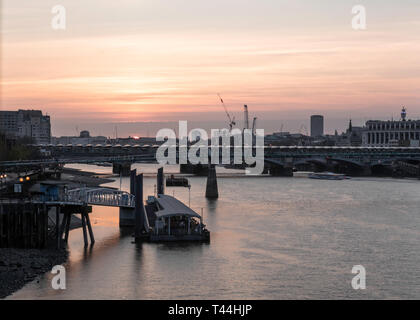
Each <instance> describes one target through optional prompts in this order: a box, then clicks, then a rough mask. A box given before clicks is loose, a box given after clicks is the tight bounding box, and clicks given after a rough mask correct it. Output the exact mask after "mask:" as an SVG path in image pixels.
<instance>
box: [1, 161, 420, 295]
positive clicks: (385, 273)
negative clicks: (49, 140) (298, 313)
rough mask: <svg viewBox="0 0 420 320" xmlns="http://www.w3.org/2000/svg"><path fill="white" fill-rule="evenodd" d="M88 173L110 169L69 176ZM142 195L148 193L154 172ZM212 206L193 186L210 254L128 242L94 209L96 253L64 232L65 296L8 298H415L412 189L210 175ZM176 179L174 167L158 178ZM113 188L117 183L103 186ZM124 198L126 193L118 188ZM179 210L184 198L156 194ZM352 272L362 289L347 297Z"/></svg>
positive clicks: (364, 181) (397, 184) (416, 231)
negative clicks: (214, 192) (214, 182)
mask: <svg viewBox="0 0 420 320" xmlns="http://www.w3.org/2000/svg"><path fill="white" fill-rule="evenodd" d="M73 167H77V168H84V169H86V170H88V171H96V172H102V173H103V172H105V173H106V172H109V173H110V171H111V168H106V167H95V166H85V165H80V166H76V165H75V166H73ZM134 167H135V168H137V170H138V172H144V173H146V177H145V180H144V183H145V190H144V195H145V198H147V195H153V193H154V185H155V184H156V178H155V176H154V175H155V173H156V168H157V166H154V165H135V166H134ZM217 170H218V173H221V176H219V178H218V183H219V194H220V198H219V199H218V200H216V201H207V200H206V199H205V197H204V193H205V186H206V178H204V177H191V178H189V179H190V183H191V184H192V188H191V207H192V208H193V209H195V210H196V211H197V212H199V213H200V212H201V208H203V213H204V222H205V223H206V224H207V226H208V229H209V230H210V231H211V243H210V244H150V243H144V244H138V245H136V244H134V243H133V242H132V241H133V238H132V236H131V232H129V233H127V234H124V233H122V232H121V231H120V229H119V227H118V219H119V216H118V209H114V208H104V207H94V210H93V214H92V215H91V221H92V223H93V229H94V233H95V238H96V243H95V245H94V247H93V248H91V249H86V250H84V248H83V236H82V230H81V229H77V230H73V231H72V232H71V233H70V240H69V251H70V257H69V260H68V262H67V263H66V265H65V266H66V270H67V289H66V290H62V291H55V290H53V289H52V288H51V279H52V275H50V274H46V275H45V276H43V277H41V278H40V279H39V280H38V282H37V281H34V282H32V283H29V284H28V285H26V286H25V287H24V288H23V289H21V290H20V291H18V292H16V293H15V294H14V295H12V296H10V297H9V298H10V299H33V298H35V299H308V298H313V299H327V298H333V299H335V298H337V299H342V298H344V299H376V298H378V299H382V298H389V299H400V298H408V299H412V298H417V299H419V298H420V254H419V253H420V181H418V180H397V179H382V178H360V179H359V178H354V179H351V180H344V181H326V180H311V179H307V178H276V177H246V176H243V175H242V174H237V173H236V174H229V173H228V172H229V171H227V170H223V169H219V168H218V169H217ZM171 172H173V173H175V172H178V168H177V167H171V166H169V167H167V168H165V173H166V174H169V173H171ZM110 185H111V186H114V187H119V186H120V181H119V178H117V180H116V181H115V182H114V183H111V184H110ZM122 188H123V189H124V190H128V189H129V180H128V178H123V180H122ZM173 192H175V196H176V197H177V198H179V199H180V200H182V201H184V202H185V203H187V204H188V189H184V188H166V193H167V194H170V195H172V194H173ZM354 265H363V266H364V267H365V268H366V279H367V280H366V286H367V288H366V290H364V291H360V290H359V291H355V290H353V289H352V287H351V279H352V277H353V276H354V275H353V274H352V273H351V270H352V267H353V266H354Z"/></svg>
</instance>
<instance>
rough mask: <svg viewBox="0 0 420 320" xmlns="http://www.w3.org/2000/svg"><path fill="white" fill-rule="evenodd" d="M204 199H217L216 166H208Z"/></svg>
mask: <svg viewBox="0 0 420 320" xmlns="http://www.w3.org/2000/svg"><path fill="white" fill-rule="evenodd" d="M206 198H207V199H217V198H219V190H218V188H217V176H216V166H215V165H210V166H209V170H208V176H207V185H206Z"/></svg>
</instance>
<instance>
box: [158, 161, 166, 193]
mask: <svg viewBox="0 0 420 320" xmlns="http://www.w3.org/2000/svg"><path fill="white" fill-rule="evenodd" d="M163 183H164V175H163V167H162V168H159V169H158V174H157V194H158V195H159V194H165V187H164V185H163Z"/></svg>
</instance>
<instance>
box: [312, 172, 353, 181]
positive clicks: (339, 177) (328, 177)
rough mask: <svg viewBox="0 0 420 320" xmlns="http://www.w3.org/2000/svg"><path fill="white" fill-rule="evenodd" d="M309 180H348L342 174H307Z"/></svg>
mask: <svg viewBox="0 0 420 320" xmlns="http://www.w3.org/2000/svg"><path fill="white" fill-rule="evenodd" d="M308 177H309V178H310V179H322V180H344V179H349V178H348V177H347V176H346V175H344V174H338V173H333V172H314V173H311V174H309V176H308Z"/></svg>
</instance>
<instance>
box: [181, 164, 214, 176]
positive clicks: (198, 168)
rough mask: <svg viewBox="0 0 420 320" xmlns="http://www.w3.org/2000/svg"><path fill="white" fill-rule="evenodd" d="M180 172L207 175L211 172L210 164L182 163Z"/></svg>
mask: <svg viewBox="0 0 420 320" xmlns="http://www.w3.org/2000/svg"><path fill="white" fill-rule="evenodd" d="M179 172H180V173H184V174H195V175H197V176H206V175H208V172H209V165H207V164H191V163H187V164H181V165H180V166H179Z"/></svg>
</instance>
